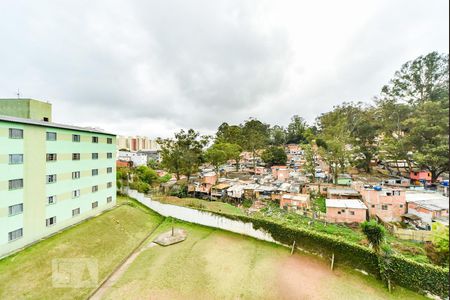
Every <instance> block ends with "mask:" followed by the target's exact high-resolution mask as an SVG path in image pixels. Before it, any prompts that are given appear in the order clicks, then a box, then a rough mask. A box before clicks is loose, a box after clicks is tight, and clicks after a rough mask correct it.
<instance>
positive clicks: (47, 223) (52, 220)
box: [45, 216, 56, 227]
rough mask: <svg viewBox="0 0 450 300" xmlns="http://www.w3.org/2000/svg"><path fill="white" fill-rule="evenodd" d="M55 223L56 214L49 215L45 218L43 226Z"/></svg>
mask: <svg viewBox="0 0 450 300" xmlns="http://www.w3.org/2000/svg"><path fill="white" fill-rule="evenodd" d="M55 224H56V216H55V217H51V218H48V219H46V220H45V226H47V227H48V226H52V225H55Z"/></svg>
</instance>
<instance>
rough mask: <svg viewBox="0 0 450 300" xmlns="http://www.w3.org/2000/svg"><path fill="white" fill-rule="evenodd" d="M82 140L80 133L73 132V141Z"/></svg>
mask: <svg viewBox="0 0 450 300" xmlns="http://www.w3.org/2000/svg"><path fill="white" fill-rule="evenodd" d="M80 141H81V138H80V135H79V134H72V142H77V143H79V142H80Z"/></svg>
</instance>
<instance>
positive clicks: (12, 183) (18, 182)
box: [8, 179, 23, 190]
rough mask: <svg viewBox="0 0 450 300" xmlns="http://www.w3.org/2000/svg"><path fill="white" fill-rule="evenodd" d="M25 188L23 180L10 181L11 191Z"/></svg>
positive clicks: (9, 187)
mask: <svg viewBox="0 0 450 300" xmlns="http://www.w3.org/2000/svg"><path fill="white" fill-rule="evenodd" d="M21 188H23V179H12V180H9V181H8V189H9V190H17V189H21Z"/></svg>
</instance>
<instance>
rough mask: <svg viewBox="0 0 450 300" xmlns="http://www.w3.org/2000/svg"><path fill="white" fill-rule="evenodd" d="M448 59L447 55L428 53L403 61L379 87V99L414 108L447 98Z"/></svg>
mask: <svg viewBox="0 0 450 300" xmlns="http://www.w3.org/2000/svg"><path fill="white" fill-rule="evenodd" d="M448 58H449V57H448V54H439V53H438V52H431V53H429V54H427V55H425V56H419V57H418V58H416V59H414V60H412V61H408V62H406V63H405V64H404V65H403V66H402V67H401V69H400V70H399V71H397V72H395V75H394V78H393V79H392V80H391V81H390V83H389V84H388V85H385V86H384V87H383V88H382V97H383V98H386V99H394V100H396V101H397V102H401V101H407V102H409V103H411V104H414V105H416V104H419V103H421V102H423V101H428V100H431V101H435V100H442V99H448V88H449V67H448Z"/></svg>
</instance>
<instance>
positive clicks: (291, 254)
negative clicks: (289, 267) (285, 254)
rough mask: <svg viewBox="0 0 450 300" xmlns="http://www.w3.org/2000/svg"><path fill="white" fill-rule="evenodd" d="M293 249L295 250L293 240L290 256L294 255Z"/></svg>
mask: <svg viewBox="0 0 450 300" xmlns="http://www.w3.org/2000/svg"><path fill="white" fill-rule="evenodd" d="M294 249H295V240H294V242H293V243H292V249H291V255H292V254H293V253H294Z"/></svg>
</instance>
